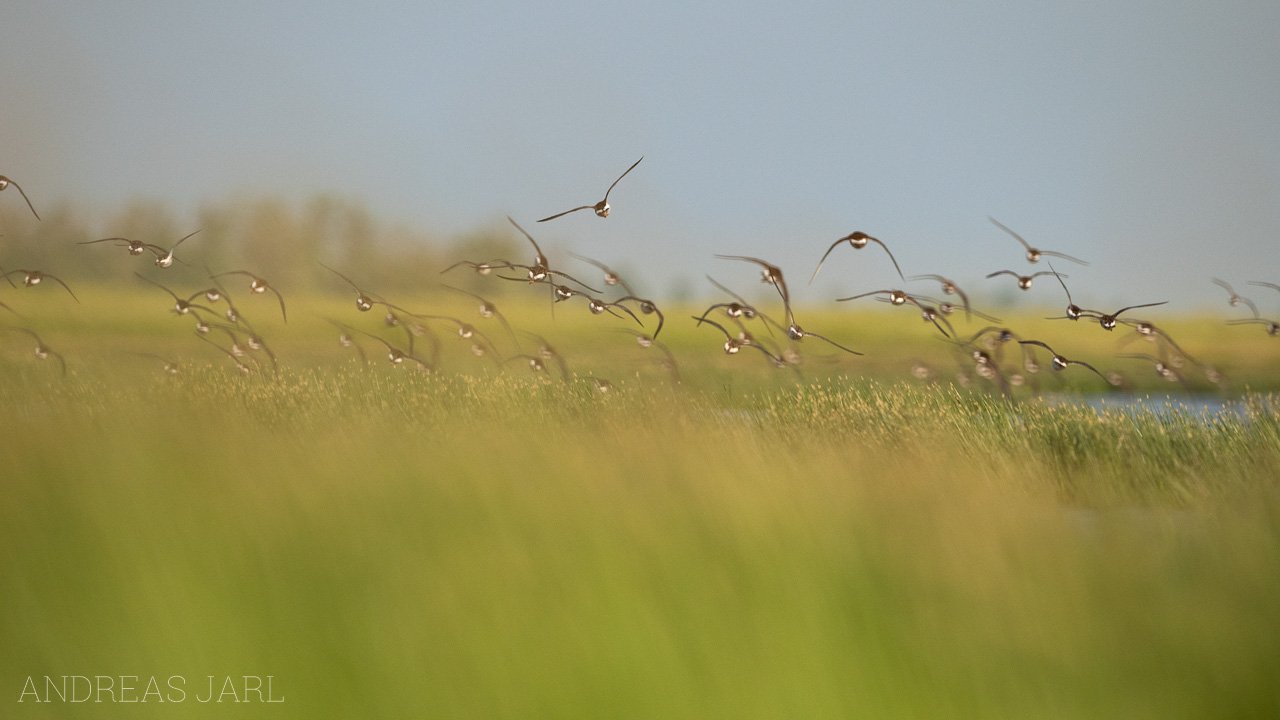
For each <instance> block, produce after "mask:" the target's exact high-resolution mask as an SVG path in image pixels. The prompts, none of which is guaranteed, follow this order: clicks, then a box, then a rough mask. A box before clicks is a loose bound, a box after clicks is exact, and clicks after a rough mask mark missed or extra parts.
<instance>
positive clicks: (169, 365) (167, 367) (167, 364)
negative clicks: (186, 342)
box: [128, 350, 181, 375]
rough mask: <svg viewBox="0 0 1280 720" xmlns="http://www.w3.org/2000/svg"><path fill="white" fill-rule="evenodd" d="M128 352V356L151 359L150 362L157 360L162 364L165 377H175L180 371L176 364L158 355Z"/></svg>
mask: <svg viewBox="0 0 1280 720" xmlns="http://www.w3.org/2000/svg"><path fill="white" fill-rule="evenodd" d="M128 352H129V354H130V355H136V356H138V357H144V358H151V359H152V360H159V361H160V362H161V363H163V364H164V373H165V374H166V375H177V374H178V372H179V370H181V368H180V367H179V366H178V363H176V362H174V361H173V360H170V359H168V358H164V357H160V356H159V355H152V354H151V353H144V352H134V351H132V350H130V351H128Z"/></svg>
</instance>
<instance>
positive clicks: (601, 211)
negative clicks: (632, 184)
mask: <svg viewBox="0 0 1280 720" xmlns="http://www.w3.org/2000/svg"><path fill="white" fill-rule="evenodd" d="M643 159H644V156H643V155H641V156H640V160H643ZM640 160H637V161H635V163H634V164H632V165H631V167H629V168H627V172H624V173H622V174H621V175H619V176H618V179H617V180H614V181H613V185H610V186H609V189H608V190H606V191H605V193H604V199H603V200H601V201H600V202H598V203H596V204H595V205H582V206H581V207H576V208H574V209H572V210H565V211H564V212H562V213H556V214H555V215H552V216H551V217H544V218H542V219H541V220H539V221H538V222H546V221H548V220H555V219H556V218H558V217H562V216H564V215H568V214H569V213H574V212H578V211H579V210H594V211H595V212H596V215H599V216H600V217H609V210H610V208H609V193H611V192H613V188H614V185H617V184H618V182H619V181H620V180H622V178H624V177H626V176H627V173H629V172H631V171H632V170H635V169H636V165H639V164H640Z"/></svg>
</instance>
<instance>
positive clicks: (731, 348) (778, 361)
mask: <svg viewBox="0 0 1280 720" xmlns="http://www.w3.org/2000/svg"><path fill="white" fill-rule="evenodd" d="M689 317H691V318H693V319H694V320H696V321H697V322H698V325H702V324H703V323H706V324H708V325H711V326H712V327H714V328H716V329H718V330H719V331H720V332H722V333H724V337H725V341H724V354H725V355H737V354H738V351H739V350H741V349H742V348H744V347H749V348H755V349H756V350H759V351H760V352H762V353H764V354H765V356H766V357H768V358H769V359H770V360H772V361H773V364H774V366H775V367H785V366H786V364H787V361H786V360H783V359H782V358H780V357H778V356H777V355H774V354H773V353H771V352H769V351H768V350H766V349H764V348H763V347H761V346H760V345H757V344H756V343H753V342H744V341H743V340H741V339H739V338H736V337H734V336H733V335H732V334H731V333H730V332H729V331H728V330H725V329H724V326H723V325H721V324H720V323H718V322H716V321H714V320H707V319H706V318H700V317H698V316H697V315H690V316H689Z"/></svg>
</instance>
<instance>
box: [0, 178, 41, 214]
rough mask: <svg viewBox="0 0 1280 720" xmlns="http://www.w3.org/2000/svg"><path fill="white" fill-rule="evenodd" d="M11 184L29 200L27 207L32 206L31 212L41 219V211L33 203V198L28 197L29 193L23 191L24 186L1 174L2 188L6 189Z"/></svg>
mask: <svg viewBox="0 0 1280 720" xmlns="http://www.w3.org/2000/svg"><path fill="white" fill-rule="evenodd" d="M10 185H12V186H14V187H16V188H18V193H19V194H21V195H22V199H23V200H26V201H27V207H29V208H31V214H32V215H35V216H36V219H37V220H39V219H40V213H38V212H36V208H35V206H34V205H32V204H31V198H28V197H27V193H26V192H24V191H23V189H22V186H21V185H19V184H18V183H16V182H14V181H12V180H10V179H9V178H7V177H5V176H3V175H0V190H4V189H5V188H7V187H9V186H10Z"/></svg>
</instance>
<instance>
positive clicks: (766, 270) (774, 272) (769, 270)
mask: <svg viewBox="0 0 1280 720" xmlns="http://www.w3.org/2000/svg"><path fill="white" fill-rule="evenodd" d="M716 257H718V258H720V259H721V260H745V261H746V262H751V263H755V264H757V265H759V266H760V268H761V270H760V282H763V283H768V284H770V285H772V286H774V288H776V289H777V290H778V295H779V296H781V297H782V302H783V303H790V302H791V293H789V292H787V281H786V280H784V279H783V278H782V268H780V267H778V266H777V265H773V264H770V263H767V262H765V261H764V260H761V259H760V258H754V257H747V256H746V255H716Z"/></svg>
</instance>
